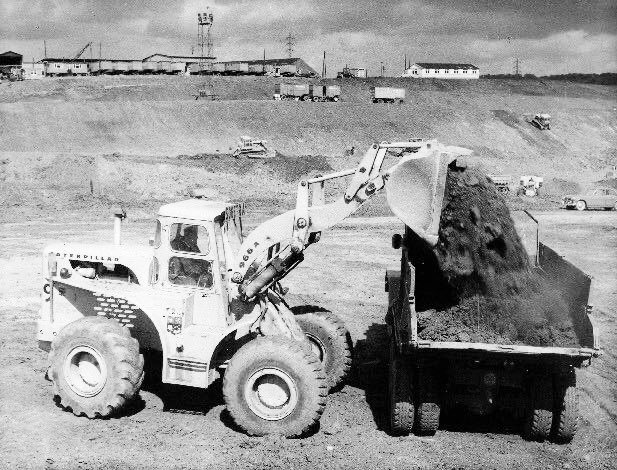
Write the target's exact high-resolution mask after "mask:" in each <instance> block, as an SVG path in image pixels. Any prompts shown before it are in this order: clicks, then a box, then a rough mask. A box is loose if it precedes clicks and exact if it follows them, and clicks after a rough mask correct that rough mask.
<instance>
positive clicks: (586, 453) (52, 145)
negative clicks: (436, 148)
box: [0, 77, 617, 470]
mask: <svg viewBox="0 0 617 470" xmlns="http://www.w3.org/2000/svg"><path fill="white" fill-rule="evenodd" d="M276 81H280V80H278V79H277V80H275V79H256V78H254V77H245V78H229V77H220V78H216V79H215V87H216V89H217V93H219V96H220V98H221V99H220V100H219V101H216V102H206V101H203V100H194V99H193V97H192V94H193V93H194V92H195V91H196V90H197V89H198V88H199V87H200V86H202V85H203V83H202V81H201V79H200V78H199V77H86V78H83V79H81V78H80V79H78V78H76V79H66V80H65V79H58V80H56V79H49V80H40V81H33V82H18V83H14V84H4V83H3V84H2V85H1V86H0V206H1V207H2V211H0V273H1V274H0V328H1V329H2V334H1V335H0V468H7V469H13V468H19V469H22V468H23V469H29V468H33V469H50V470H51V469H69V470H71V469H109V470H112V469H117V470H120V469H122V470H124V469H133V468H135V469H142V468H143V469H149V468H174V469H203V468H212V469H219V468H221V469H236V468H256V469H262V468H284V469H286V470H292V469H312V468H315V467H319V468H322V469H339V468H350V469H356V468H357V469H373V468H374V469H433V468H438V469H454V468H456V469H458V468H464V469H480V468H482V469H484V468H499V469H501V468H514V467H516V468H531V469H547V468H555V469H557V468H559V469H561V468H569V469H576V468H584V469H586V468H590V469H591V468H593V469H594V470H597V469H609V468H615V463H614V462H615V461H617V385H616V384H615V377H616V376H617V353H616V352H615V350H614V345H615V344H617V213H616V212H599V211H595V212H585V213H578V212H567V211H556V210H555V209H556V208H557V207H558V204H559V201H560V199H561V197H562V196H563V195H564V194H565V193H567V192H575V191H578V190H579V189H580V190H584V189H586V188H587V187H589V186H590V185H593V183H594V182H596V181H598V180H601V179H602V178H604V174H605V173H603V172H604V169H605V167H606V165H609V164H612V165H614V164H616V163H617V153H616V151H615V147H616V146H615V135H616V132H617V113H616V112H615V97H616V96H617V88H615V87H602V86H592V85H589V86H588V85H581V84H573V83H566V82H551V83H545V82H542V81H521V80H514V81H508V80H476V81H473V82H474V83H461V82H460V81H445V80H419V81H416V80H406V81H405V80H403V79H371V80H358V81H351V82H350V81H347V82H345V84H344V86H343V95H344V96H343V99H342V101H341V102H339V103H295V102H275V101H273V100H271V93H272V91H273V88H274V83H275V82H276ZM371 85H378V86H379V85H392V86H405V87H406V88H407V96H408V99H407V102H406V103H405V104H404V105H402V106H389V105H383V106H379V105H373V104H371V103H370V102H369V100H368V97H369V88H370V86H371ZM535 112H549V113H550V114H551V115H552V116H553V119H554V125H553V126H552V128H551V131H549V132H547V131H539V130H537V129H535V128H533V127H532V126H530V125H529V123H528V122H527V120H528V116H529V115H530V114H533V113H535ZM241 135H249V136H252V137H254V138H261V139H266V140H268V145H269V147H270V148H271V149H275V150H277V151H278V152H280V153H281V154H282V156H279V158H278V159H274V160H270V161H255V162H248V161H246V160H233V159H232V157H229V156H228V155H227V154H228V153H229V152H230V150H231V149H233V147H235V145H236V143H237V139H238V138H239V137H240V136H241ZM410 137H423V138H436V139H438V140H440V141H442V142H444V143H446V144H450V145H459V146H463V147H467V148H470V149H472V150H474V156H473V158H471V159H470V163H477V164H479V165H481V166H482V169H483V171H485V172H486V173H491V174H499V175H503V174H509V175H513V176H514V177H516V178H518V175H520V174H539V175H542V176H544V177H545V186H544V188H543V193H542V196H541V197H540V198H526V197H518V196H513V195H511V196H509V197H508V201H507V202H508V206H509V207H510V208H511V209H512V208H515V209H523V208H526V209H529V208H533V209H538V210H539V209H543V210H546V209H551V210H547V211H545V212H537V213H536V212H535V210H534V214H536V216H537V217H538V218H539V219H540V220H541V237H542V239H543V240H544V241H545V242H547V243H548V244H549V245H550V246H551V247H553V248H554V249H556V250H557V251H558V252H559V253H561V254H563V255H565V256H566V257H567V258H568V259H569V260H570V261H572V262H573V263H575V264H576V265H578V266H579V267H581V268H582V269H583V270H585V271H586V272H588V273H589V274H591V275H592V276H593V291H592V299H591V303H593V304H594V312H593V314H592V316H593V320H594V322H595V325H596V330H597V333H598V335H599V338H600V341H601V344H603V347H604V354H603V356H601V357H600V358H599V359H597V360H594V361H593V363H592V364H591V366H590V367H588V368H585V369H583V370H581V371H580V372H579V373H578V380H579V384H580V396H581V420H580V426H579V432H578V434H577V436H576V437H575V439H574V441H573V442H572V443H571V444H569V445H563V446H558V445H554V444H550V443H531V442H526V441H524V440H522V438H521V437H520V435H519V433H520V423H518V422H516V421H514V420H513V419H512V418H511V417H507V416H489V417H486V418H483V419H478V418H475V417H473V416H469V415H446V416H444V417H443V422H442V426H441V428H440V430H439V431H438V432H437V434H436V435H435V436H434V437H430V438H428V437H421V438H420V437H415V436H409V437H393V436H390V435H389V434H388V431H387V425H386V419H387V418H386V408H385V394H386V387H385V385H384V382H383V371H384V370H385V369H384V366H383V365H382V364H380V363H379V362H378V357H375V358H374V360H373V363H372V365H371V366H370V367H368V368H364V369H362V368H361V373H360V374H359V375H360V376H359V377H355V378H354V379H353V380H352V381H351V382H350V384H348V385H347V386H346V387H344V388H343V389H342V390H341V391H339V392H337V393H335V394H333V395H331V396H330V398H329V403H328V406H327V407H326V410H325V413H324V415H323V417H322V420H321V425H320V428H319V429H318V430H316V432H315V433H314V434H312V435H310V436H307V437H306V438H303V439H290V440H284V439H281V438H278V437H266V438H250V437H247V436H246V435H244V434H242V433H241V432H239V431H238V430H237V429H235V428H234V427H233V425H232V422H231V419H230V418H229V416H228V415H227V414H226V412H225V411H224V404H223V400H222V394H221V390H220V386H214V387H213V388H212V389H210V390H208V391H202V390H197V389H181V388H178V387H162V386H160V385H157V384H156V381H149V383H148V381H147V382H146V384H145V386H144V388H143V389H142V392H141V393H140V400H139V401H138V402H137V404H136V405H135V406H134V407H133V408H132V409H131V410H130V412H129V413H127V414H126V415H124V416H122V417H119V418H115V419H109V420H95V421H89V420H87V419H85V418H76V417H75V416H73V415H72V414H70V413H67V412H64V411H62V410H61V409H60V408H59V407H57V406H56V405H55V404H54V402H53V399H52V392H51V384H50V383H49V382H47V381H46V380H45V379H44V371H45V369H46V367H47V364H46V361H47V357H46V356H47V355H46V353H44V352H42V351H40V350H39V349H38V347H37V344H36V341H35V337H36V331H35V328H36V319H37V316H38V313H37V309H38V305H39V293H40V290H41V289H42V285H43V278H42V276H41V264H42V263H41V259H40V258H41V252H42V249H43V247H44V246H45V245H46V244H47V243H49V242H51V241H57V240H63V241H67V242H100V241H101V240H109V241H110V242H111V240H112V217H111V214H112V213H113V209H116V208H117V207H118V206H119V205H121V204H122V205H125V207H126V208H127V210H128V213H129V219H128V221H127V222H126V224H125V228H124V233H125V238H124V240H125V243H141V244H147V240H148V238H149V237H150V236H151V235H152V232H153V223H152V222H151V220H150V217H151V216H152V215H153V214H154V213H155V211H156V209H157V207H158V206H159V205H160V204H161V203H163V202H171V201H176V200H180V199H184V198H186V197H188V196H189V195H190V192H191V191H192V190H194V189H199V190H200V191H201V192H202V193H203V194H205V195H206V197H209V198H212V199H220V200H237V199H238V198H240V199H242V200H245V201H247V202H248V210H249V212H250V214H251V216H250V220H249V224H252V225H253V226H254V225H255V224H256V223H257V222H258V221H262V220H265V218H266V217H269V216H271V215H272V214H276V213H280V212H282V211H283V210H287V209H289V208H292V207H294V203H295V193H296V187H297V180H298V178H299V177H300V176H302V175H303V174H305V173H310V174H314V173H315V172H327V171H330V170H331V169H332V170H334V171H337V170H340V169H343V168H350V167H354V166H355V165H357V163H358V162H359V161H360V159H361V158H362V155H363V153H364V151H365V149H366V148H367V147H368V146H369V145H370V144H371V143H373V142H374V141H382V140H392V141H394V140H403V139H406V138H410ZM350 147H355V150H356V153H355V154H354V155H352V156H349V155H346V154H345V150H347V149H349V148H350ZM391 163H392V162H391ZM387 166H389V165H386V167H387ZM342 188H343V186H342V185H340V184H339V185H334V186H333V188H331V190H330V193H329V194H340V193H341V190H342ZM384 199H385V198H382V197H379V196H378V197H377V198H375V199H374V200H373V201H371V203H370V204H369V205H368V206H367V208H366V209H363V210H362V211H361V212H360V214H361V215H362V217H360V218H352V219H348V220H346V221H345V222H344V223H343V224H341V225H339V226H338V227H337V228H335V229H334V230H332V231H329V232H328V233H325V234H324V236H323V237H322V240H321V241H320V242H319V243H318V244H317V245H315V246H312V247H311V248H310V249H309V250H307V253H306V260H305V261H304V263H302V264H301V265H300V266H298V268H297V269H296V270H294V272H293V273H292V274H290V276H289V277H288V278H287V279H285V282H284V285H286V286H288V287H290V294H289V300H290V302H291V303H292V304H294V305H300V304H311V305H319V306H321V307H324V308H327V309H330V310H332V311H333V312H335V313H337V314H339V315H340V316H341V318H342V319H343V320H344V321H345V322H346V324H347V326H348V328H349V330H350V332H351V335H352V337H353V339H354V341H355V342H356V343H357V342H363V343H361V344H367V343H372V344H373V345H374V346H375V347H376V348H374V349H378V347H377V346H378V345H379V344H380V343H379V341H382V340H383V332H384V316H385V313H386V302H387V298H386V294H385V293H384V274H385V270H386V269H387V268H389V269H396V268H397V265H398V263H399V260H398V255H399V254H398V252H396V251H394V250H393V249H392V248H391V244H390V240H391V236H392V234H393V233H395V232H396V231H401V230H402V225H401V223H400V222H397V221H396V219H394V218H390V217H385V216H387V215H389V214H390V212H389V209H388V208H387V206H386V204H385V201H384ZM369 216H371V217H370V218H369ZM514 216H515V220H516V222H517V223H519V233H520V234H521V235H522V237H523V242H524V243H525V244H526V246H527V247H529V246H533V236H532V235H533V234H534V233H535V231H534V228H533V227H531V228H530V227H529V226H528V221H529V219H528V218H527V216H525V215H524V214H522V215H521V213H515V214H514Z"/></svg>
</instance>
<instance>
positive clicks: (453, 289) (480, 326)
mask: <svg viewBox="0 0 617 470" xmlns="http://www.w3.org/2000/svg"><path fill="white" fill-rule="evenodd" d="M434 255H435V259H436V262H437V264H438V267H439V271H440V275H441V276H442V282H443V283H444V285H445V286H446V288H447V289H449V290H450V295H449V296H447V297H449V299H450V301H449V302H447V303H446V305H440V306H437V308H435V309H434V310H427V311H425V312H424V313H422V314H421V316H420V319H419V324H418V328H419V331H420V336H421V337H422V338H423V339H427V340H433V341H472V342H483V343H498V344H527V345H533V346H576V345H578V340H577V337H576V334H575V332H574V330H573V327H572V322H571V320H570V317H569V315H568V305H567V304H566V303H565V302H564V300H563V299H562V298H561V295H560V292H559V291H558V290H557V289H556V288H554V287H553V286H552V285H550V284H549V283H548V281H546V280H545V279H544V278H543V277H542V276H541V275H540V274H539V273H538V271H537V270H536V269H535V268H534V267H533V266H532V265H531V263H530V261H529V256H528V254H527V252H526V250H525V248H524V246H523V244H522V243H521V240H520V238H519V236H518V234H517V232H516V229H515V227H514V222H513V220H512V218H511V217H510V212H509V210H508V208H507V206H506V203H505V201H504V200H503V198H502V197H501V196H500V195H499V193H498V192H497V190H496V189H495V187H494V185H493V184H491V183H490V181H489V180H488V178H487V177H486V176H485V175H483V174H482V173H480V172H479V171H477V170H474V169H466V170H462V171H458V170H450V171H449V173H448V178H447V182H446V193H445V199H444V205H443V209H442V214H441V220H440V228H439V241H438V244H437V246H436V247H435V248H434ZM448 304H449V305H448Z"/></svg>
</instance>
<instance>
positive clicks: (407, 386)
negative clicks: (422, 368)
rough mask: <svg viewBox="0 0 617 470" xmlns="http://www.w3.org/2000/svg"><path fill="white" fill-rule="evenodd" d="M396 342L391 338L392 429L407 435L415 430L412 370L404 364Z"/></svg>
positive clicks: (390, 390)
mask: <svg viewBox="0 0 617 470" xmlns="http://www.w3.org/2000/svg"><path fill="white" fill-rule="evenodd" d="M401 359H402V358H401V356H400V355H399V354H398V353H397V351H396V349H395V347H394V343H393V342H392V340H390V364H389V377H388V390H389V397H390V430H391V431H392V433H393V434H396V435H407V434H409V433H410V432H412V430H413V425H414V418H415V407H414V403H413V392H412V378H411V370H410V368H409V366H408V365H406V364H403V361H402V360H401Z"/></svg>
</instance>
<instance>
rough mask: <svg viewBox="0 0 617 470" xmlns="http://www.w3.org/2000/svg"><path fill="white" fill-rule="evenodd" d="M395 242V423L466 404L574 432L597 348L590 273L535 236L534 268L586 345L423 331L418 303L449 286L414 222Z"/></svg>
mask: <svg viewBox="0 0 617 470" xmlns="http://www.w3.org/2000/svg"><path fill="white" fill-rule="evenodd" d="M527 215H529V216H530V217H532V216H531V214H529V213H527ZM532 218H533V217H532ZM533 221H534V222H535V223H536V224H537V223H538V221H537V220H536V219H535V218H533ZM537 234H538V228H537V226H536V237H537ZM392 246H393V247H394V248H395V249H399V248H400V249H401V264H400V269H398V270H389V271H387V273H386V292H388V296H389V302H388V313H387V315H386V322H387V324H388V329H389V331H390V359H389V391H390V397H389V405H390V406H389V408H390V426H391V429H392V431H393V432H394V433H400V434H408V433H411V432H415V433H417V434H429V435H431V434H434V433H435V432H436V431H437V429H438V427H439V421H440V415H441V410H442V409H445V408H454V407H456V406H464V407H466V408H467V409H468V410H470V411H471V412H472V413H475V414H478V415H488V414H490V413H493V412H495V411H507V412H509V413H510V414H511V415H513V416H515V417H522V418H523V422H524V425H523V435H524V437H525V438H527V439H530V440H538V441H542V440H545V439H547V438H551V439H552V440H554V441H555V442H559V443H563V442H569V441H570V440H572V438H573V436H574V434H575V432H576V423H577V419H578V395H577V391H576V374H575V368H578V367H581V366H585V365H589V364H590V363H591V359H592V358H593V357H597V356H598V355H599V347H598V343H597V339H596V337H595V334H594V330H593V325H592V323H591V320H590V318H589V313H590V312H591V306H590V305H588V304H587V302H588V299H589V291H590V286H591V278H590V276H588V275H587V274H585V273H584V272H583V271H581V270H580V269H578V268H577V267H576V266H574V265H573V264H571V263H570V262H568V261H566V260H565V259H564V258H563V257H562V256H560V255H559V254H557V253H556V252H555V251H553V250H552V249H551V248H549V247H548V246H546V245H545V244H543V243H541V242H540V241H539V240H538V239H536V247H537V252H536V253H534V254H533V260H534V264H535V266H536V269H537V271H538V272H539V273H540V274H541V275H542V276H545V277H546V278H547V279H548V280H549V282H551V284H552V285H553V286H555V287H556V288H558V289H559V290H560V292H561V293H562V298H563V299H564V301H565V302H566V304H567V305H568V308H569V310H568V314H569V315H570V317H571V319H572V324H573V326H574V330H575V333H576V336H577V337H578V341H579V344H580V347H541V346H527V345H518V344H506V345H504V344H488V343H479V342H470V341H468V342H464V341H461V342H458V341H457V342H445V341H426V340H423V339H422V338H420V337H419V335H418V313H419V312H420V311H422V312H423V313H424V314H428V315H430V311H431V309H432V308H434V306H435V305H436V304H437V303H438V302H439V297H440V296H443V292H440V291H439V289H438V288H435V287H434V286H435V284H436V282H435V278H434V271H433V270H434V266H433V263H434V261H431V260H432V259H434V253H433V252H432V250H431V248H432V247H430V246H429V245H427V244H426V243H425V242H424V241H423V240H421V239H419V238H418V235H417V234H416V233H415V230H414V229H412V228H410V227H409V226H407V227H405V231H404V235H402V236H401V235H398V234H397V235H394V236H393V239H392Z"/></svg>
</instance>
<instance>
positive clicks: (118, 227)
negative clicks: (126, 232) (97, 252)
mask: <svg viewBox="0 0 617 470" xmlns="http://www.w3.org/2000/svg"><path fill="white" fill-rule="evenodd" d="M123 219H126V211H125V210H124V208H122V209H120V210H118V211H116V212H115V213H114V245H120V244H121V242H122V239H121V234H122V220H123Z"/></svg>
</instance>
